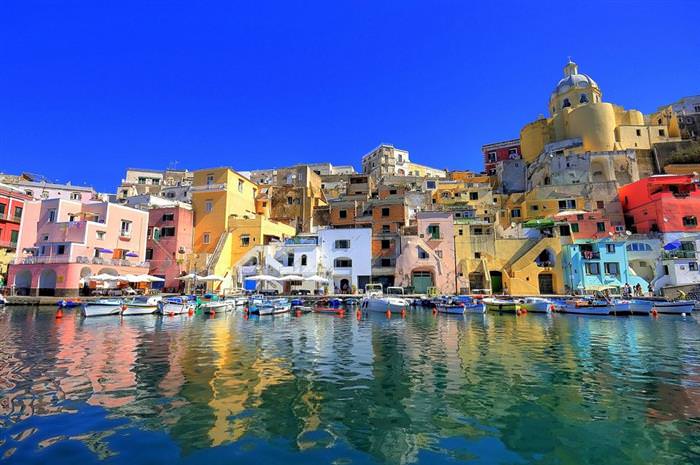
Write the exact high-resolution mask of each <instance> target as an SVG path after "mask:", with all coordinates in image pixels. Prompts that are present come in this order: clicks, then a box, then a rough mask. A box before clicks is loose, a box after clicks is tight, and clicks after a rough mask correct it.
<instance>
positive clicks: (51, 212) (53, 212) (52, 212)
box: [49, 208, 56, 223]
mask: <svg viewBox="0 0 700 465" xmlns="http://www.w3.org/2000/svg"><path fill="white" fill-rule="evenodd" d="M55 221H56V209H55V208H52V209H51V210H49V223H53V222H55Z"/></svg>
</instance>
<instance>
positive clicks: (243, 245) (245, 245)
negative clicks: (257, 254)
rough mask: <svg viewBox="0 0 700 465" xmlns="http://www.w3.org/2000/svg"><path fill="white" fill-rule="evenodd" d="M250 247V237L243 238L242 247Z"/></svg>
mask: <svg viewBox="0 0 700 465" xmlns="http://www.w3.org/2000/svg"><path fill="white" fill-rule="evenodd" d="M249 245H250V236H247V235H246V236H241V247H248V246H249Z"/></svg>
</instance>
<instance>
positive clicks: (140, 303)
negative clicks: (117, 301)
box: [122, 295, 163, 316]
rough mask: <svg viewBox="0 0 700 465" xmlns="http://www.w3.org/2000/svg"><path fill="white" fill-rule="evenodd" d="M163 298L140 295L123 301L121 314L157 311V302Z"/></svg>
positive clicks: (142, 313)
mask: <svg viewBox="0 0 700 465" xmlns="http://www.w3.org/2000/svg"><path fill="white" fill-rule="evenodd" d="M162 300H163V298H162V297H161V296H150V297H149V296H145V295H140V296H137V297H134V298H132V299H129V300H127V301H126V302H124V305H125V307H124V310H122V315H123V316H130V315H151V314H153V313H156V312H157V311H158V304H159V303H160V302H161V301H162Z"/></svg>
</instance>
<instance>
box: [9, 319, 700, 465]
mask: <svg viewBox="0 0 700 465" xmlns="http://www.w3.org/2000/svg"><path fill="white" fill-rule="evenodd" d="M698 342H700V329H699V326H698V324H697V321H696V320H695V319H694V318H676V317H667V318H659V319H648V318H614V317H576V316H567V315H554V316H547V315H527V317H513V316H509V315H465V316H456V315H432V314H431V313H430V312H421V311H417V312H414V313H412V314H409V315H408V316H407V317H406V318H400V317H396V316H394V317H392V318H391V319H387V318H386V317H385V316H384V315H370V316H369V317H368V318H363V319H361V320H359V321H358V320H356V319H355V318H354V315H350V316H348V317H346V318H337V317H334V316H330V315H305V316H302V317H294V316H290V315H287V316H282V317H274V318H251V319H249V320H246V319H244V318H243V317H242V315H239V314H227V315H218V316H217V317H215V318H205V317H203V316H195V317H188V316H176V317H165V318H157V317H151V316H142V317H130V318H123V319H119V318H109V317H106V318H95V319H82V318H79V317H77V316H76V315H74V314H66V315H65V316H64V318H62V319H59V320H57V319H55V318H54V314H53V312H52V309H37V308H33V309H30V308H25V309H19V308H18V309H11V310H4V311H3V312H2V313H0V428H2V432H1V433H0V434H1V435H0V456H4V457H5V459H6V461H8V462H15V463H46V462H48V461H52V462H57V463H64V462H68V461H69V460H70V461H75V460H79V461H80V463H90V462H96V461H99V460H103V459H107V460H109V461H110V462H113V463H129V464H130V465H133V464H136V463H149V462H151V461H161V460H164V459H165V458H167V459H168V460H169V461H170V462H178V461H182V462H187V463H211V462H212V461H213V462H219V461H221V462H224V461H227V460H229V459H230V458H231V457H236V458H238V459H239V460H241V461H243V462H251V461H253V460H261V461H262V460H265V461H272V462H275V461H283V462H286V463H296V462H298V463H308V462H309V461H312V462H313V461H318V462H324V463H325V462H333V461H336V462H337V463H343V462H352V463H416V462H426V463H441V462H450V463H454V461H473V462H474V463H558V464H569V463H570V464H574V463H575V464H581V463H618V464H627V463H630V464H632V463H635V464H636V463H639V462H642V461H643V462H646V463H659V464H664V463H674V464H679V463H680V464H682V463H694V462H695V463H697V459H698V457H699V456H698V454H699V453H700V451H699V450H698V446H697V444H698V443H700V432H699V431H700V428H698V426H699V424H700V356H699V355H698V351H697V347H698ZM586 444H587V445H590V447H582V446H583V445H586ZM592 445H595V447H592ZM146 450H147V451H146ZM153 450H159V451H161V454H160V455H153V454H155V453H154V452H153Z"/></svg>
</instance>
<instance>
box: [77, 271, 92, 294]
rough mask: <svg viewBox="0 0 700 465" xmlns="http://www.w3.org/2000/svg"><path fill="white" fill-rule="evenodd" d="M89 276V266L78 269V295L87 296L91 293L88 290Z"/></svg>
mask: <svg viewBox="0 0 700 465" xmlns="http://www.w3.org/2000/svg"><path fill="white" fill-rule="evenodd" d="M90 276H92V270H90V268H89V267H87V266H84V267H83V268H82V269H81V270H80V295H82V296H88V295H90V294H91V291H90V279H88V278H90Z"/></svg>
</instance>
